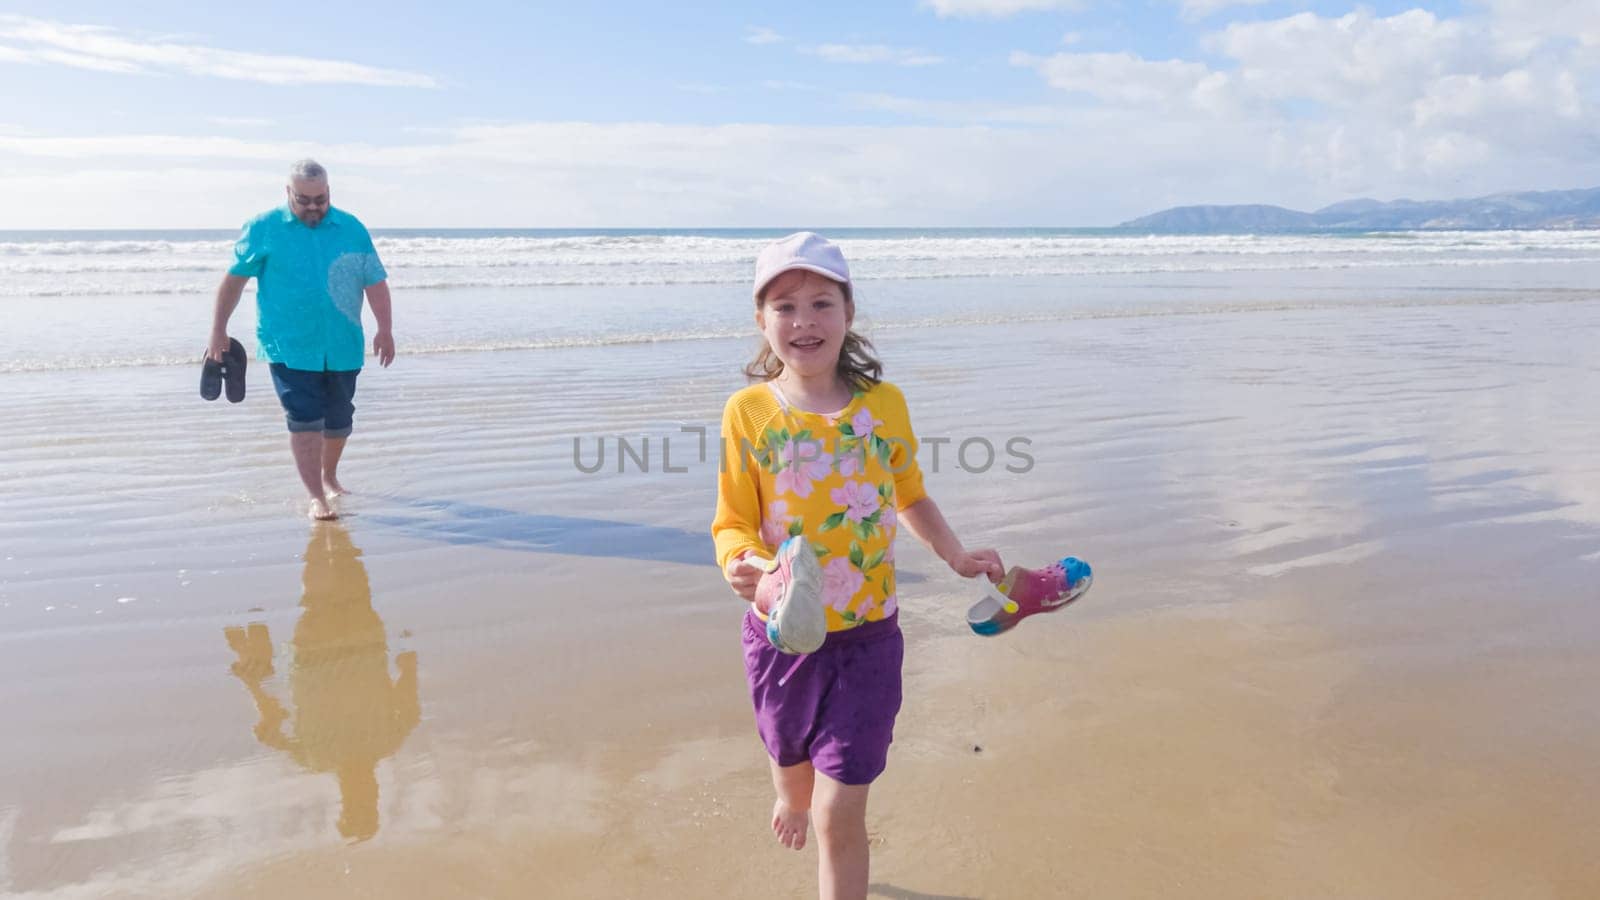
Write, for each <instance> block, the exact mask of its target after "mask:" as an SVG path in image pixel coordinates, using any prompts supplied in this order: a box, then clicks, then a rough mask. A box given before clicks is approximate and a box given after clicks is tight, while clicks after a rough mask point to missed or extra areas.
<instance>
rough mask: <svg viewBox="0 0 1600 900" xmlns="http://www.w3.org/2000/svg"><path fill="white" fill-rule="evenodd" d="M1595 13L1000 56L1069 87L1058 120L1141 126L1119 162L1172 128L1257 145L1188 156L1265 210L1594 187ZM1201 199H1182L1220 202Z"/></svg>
mask: <svg viewBox="0 0 1600 900" xmlns="http://www.w3.org/2000/svg"><path fill="white" fill-rule="evenodd" d="M1593 4H1594V0H1583V2H1581V3H1566V2H1563V0H1553V2H1552V4H1551V7H1550V8H1557V9H1556V12H1555V13H1551V14H1549V15H1546V14H1544V13H1541V12H1538V10H1543V9H1546V8H1547V7H1545V6H1542V5H1539V4H1534V3H1532V2H1531V0H1530V2H1515V0H1482V2H1481V10H1482V12H1480V13H1479V14H1475V15H1472V14H1469V15H1461V16H1454V17H1444V16H1439V15H1435V14H1433V13H1430V12H1427V11H1424V10H1420V9H1414V10H1410V11H1408V12H1403V13H1399V14H1396V15H1391V16H1386V17H1385V16H1379V15H1376V14H1374V13H1373V12H1372V11H1370V10H1368V9H1362V10H1358V11H1357V12H1353V13H1350V14H1347V15H1343V16H1337V17H1323V16H1318V15H1314V14H1311V13H1302V14H1299V15H1293V16H1288V17H1284V18H1279V19H1273V20H1264V21H1253V22H1241V23H1234V24H1231V25H1228V26H1227V27H1225V28H1221V29H1219V30H1217V31H1215V32H1214V33H1212V34H1210V35H1208V36H1207V37H1206V38H1205V39H1204V45H1205V47H1206V48H1207V49H1208V50H1210V51H1211V52H1212V53H1213V54H1214V55H1215V56H1216V57H1218V58H1220V59H1221V60H1222V62H1220V63H1216V64H1213V65H1207V64H1205V63H1202V62H1198V61H1192V60H1182V59H1173V60H1148V59H1143V58H1141V57H1138V56H1136V55H1133V54H1130V53H1072V52H1062V53H1057V54H1054V55H1051V56H1045V57H1037V56H1032V55H1029V54H1024V53H1017V54H1014V55H1013V57H1012V61H1013V63H1015V64H1017V65H1022V66H1028V67H1031V68H1033V69H1035V70H1036V71H1038V72H1039V74H1040V76H1041V77H1042V78H1043V79H1044V80H1045V81H1046V82H1047V83H1048V84H1050V85H1051V86H1053V87H1056V88H1058V89H1060V90H1062V91H1064V92H1067V93H1068V94H1069V95H1070V96H1065V97H1063V98H1062V104H1063V106H1064V107H1065V108H1067V109H1069V110H1076V111H1080V112H1082V111H1085V110H1091V109H1113V108H1122V109H1128V110H1131V111H1136V112H1138V113H1139V114H1140V115H1141V117H1142V118H1143V120H1144V121H1145V122H1146V127H1145V128H1144V129H1142V130H1140V131H1138V132H1130V133H1128V134H1125V135H1124V136H1123V138H1124V140H1126V141H1127V142H1128V143H1129V146H1130V148H1131V149H1130V152H1135V153H1145V152H1148V150H1147V147H1148V145H1149V144H1150V143H1151V142H1157V141H1159V142H1163V143H1164V142H1166V141H1168V140H1170V134H1172V133H1173V132H1175V131H1178V130H1181V129H1183V128H1185V127H1194V128H1200V129H1204V130H1206V131H1208V132H1209V133H1212V134H1218V135H1220V134H1239V133H1253V134H1256V135H1257V136H1258V139H1259V140H1260V142H1261V144H1260V147H1259V148H1257V149H1255V150H1251V149H1248V148H1246V149H1242V150H1240V151H1239V153H1238V155H1237V156H1232V155H1229V154H1227V153H1223V152H1220V150H1219V148H1218V146H1217V145H1215V144H1213V143H1212V142H1211V141H1210V140H1205V141H1202V142H1201V143H1199V144H1197V145H1196V146H1197V147H1204V148H1205V155H1206V156H1208V157H1209V158H1211V159H1213V160H1214V163H1215V166H1216V167H1217V169H1218V170H1224V169H1233V168H1236V167H1240V166H1254V167H1257V168H1258V170H1259V171H1258V175H1257V177H1256V181H1257V182H1258V183H1261V184H1269V183H1279V184H1283V185H1284V186H1285V187H1284V188H1281V189H1280V191H1278V192H1273V193H1270V194H1268V195H1267V196H1266V197H1265V198H1263V199H1265V200H1267V201H1268V202H1277V203H1285V204H1289V205H1293V202H1292V201H1293V198H1294V197H1295V196H1307V195H1310V198H1312V199H1310V200H1309V201H1308V202H1306V203H1304V204H1302V205H1304V206H1314V205H1319V204H1320V203H1322V202H1327V201H1329V200H1337V199H1343V198H1344V197H1346V196H1349V195H1351V194H1376V195H1388V196H1394V195H1397V194H1398V195H1406V194H1411V195H1418V196H1447V197H1448V196H1463V195H1466V194H1471V193H1476V192H1489V191H1495V190H1507V189H1517V188H1525V187H1571V186H1582V185H1590V184H1595V183H1600V117H1597V116H1596V115H1595V113H1596V105H1597V103H1600V16H1596V15H1594V13H1593V10H1594V5H1593ZM1153 171H1154V170H1153ZM1208 188H1209V185H1206V184H1204V183H1203V182H1202V183H1201V184H1197V185H1195V186H1194V187H1192V188H1191V189H1190V190H1191V192H1192V193H1191V195H1190V196H1189V197H1187V198H1184V201H1185V202H1212V201H1214V200H1215V198H1217V197H1219V196H1220V197H1227V195H1226V194H1223V193H1220V192H1216V191H1213V190H1209V189H1208ZM1430 188H1431V189H1430ZM1258 196H1259V195H1258ZM1207 198H1211V199H1210V200H1208V199H1207ZM1233 199H1238V198H1237V197H1236V198H1233Z"/></svg>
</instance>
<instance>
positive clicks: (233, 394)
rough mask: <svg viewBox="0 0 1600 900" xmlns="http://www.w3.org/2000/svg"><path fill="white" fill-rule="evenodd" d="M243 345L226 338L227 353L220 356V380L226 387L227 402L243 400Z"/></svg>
mask: <svg viewBox="0 0 1600 900" xmlns="http://www.w3.org/2000/svg"><path fill="white" fill-rule="evenodd" d="M246 364H247V363H246V357H245V354H244V345H243V344H241V343H239V342H238V341H236V340H234V339H233V338H228V352H227V353H224V354H223V355H222V380H223V382H224V383H225V384H226V385H227V387H228V402H229V403H238V402H240V401H241V400H243V399H244V370H245V366H246Z"/></svg>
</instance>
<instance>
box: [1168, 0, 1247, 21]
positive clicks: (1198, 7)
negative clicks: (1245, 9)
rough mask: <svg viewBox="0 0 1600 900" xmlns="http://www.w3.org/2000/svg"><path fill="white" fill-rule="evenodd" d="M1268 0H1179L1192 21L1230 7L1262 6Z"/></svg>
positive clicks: (1183, 12)
mask: <svg viewBox="0 0 1600 900" xmlns="http://www.w3.org/2000/svg"><path fill="white" fill-rule="evenodd" d="M1266 2H1267V0H1179V3H1180V4H1181V5H1182V14H1183V17H1184V19H1186V20H1188V21H1190V22H1197V21H1199V20H1201V19H1204V18H1207V17H1209V16H1213V15H1216V14H1217V13H1219V12H1222V11H1223V10H1225V9H1228V8H1229V7H1234V6H1260V5H1261V4H1263V3H1266Z"/></svg>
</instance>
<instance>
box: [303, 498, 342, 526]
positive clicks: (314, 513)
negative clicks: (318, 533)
mask: <svg viewBox="0 0 1600 900" xmlns="http://www.w3.org/2000/svg"><path fill="white" fill-rule="evenodd" d="M310 516H311V519H312V521H314V522H331V521H332V520H334V519H337V518H339V514H338V513H336V512H334V511H333V507H332V506H330V505H328V501H327V500H324V499H323V498H321V497H313V498H312V500H311V512H310Z"/></svg>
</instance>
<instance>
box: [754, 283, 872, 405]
mask: <svg viewBox="0 0 1600 900" xmlns="http://www.w3.org/2000/svg"><path fill="white" fill-rule="evenodd" d="M854 318H855V309H854V308H853V304H851V303H850V302H849V301H848V300H846V299H845V296H844V289H843V288H842V287H840V285H839V282H837V281H834V280H833V279H831V278H827V277H825V276H823V275H818V274H817V273H815V272H809V271H806V270H804V269H792V270H790V271H788V272H784V273H783V274H782V275H779V276H778V277H776V278H774V279H772V281H771V282H770V283H768V285H767V288H766V290H765V291H764V292H763V293H762V301H761V306H760V307H758V308H757V309H756V326H757V327H759V328H760V329H761V334H762V336H763V337H765V338H766V339H767V345H768V346H770V347H771V348H772V352H773V353H775V354H777V356H778V359H779V360H781V361H782V362H783V367H784V369H785V370H786V371H787V372H790V373H792V374H794V375H796V376H799V377H801V378H815V377H818V376H822V375H829V374H832V373H834V372H835V371H836V370H837V369H838V365H839V351H840V350H841V349H842V348H843V347H844V337H845V334H846V333H848V332H849V330H850V323H851V321H852V320H853V319H854Z"/></svg>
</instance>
